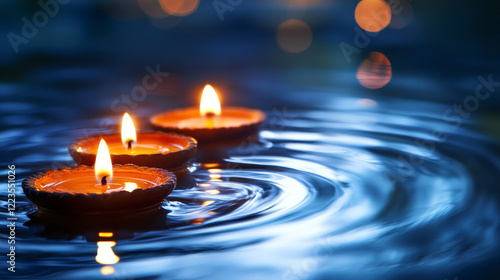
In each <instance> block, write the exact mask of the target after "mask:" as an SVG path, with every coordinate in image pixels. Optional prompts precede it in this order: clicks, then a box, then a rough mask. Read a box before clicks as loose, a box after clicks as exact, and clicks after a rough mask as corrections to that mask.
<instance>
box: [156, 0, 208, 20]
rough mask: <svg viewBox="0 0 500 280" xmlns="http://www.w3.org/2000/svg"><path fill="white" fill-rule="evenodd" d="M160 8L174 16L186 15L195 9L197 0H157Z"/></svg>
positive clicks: (198, 2) (197, 3)
mask: <svg viewBox="0 0 500 280" xmlns="http://www.w3.org/2000/svg"><path fill="white" fill-rule="evenodd" d="M159 1H160V5H161V7H162V9H163V10H164V11H165V12H166V13H169V14H171V15H174V16H186V15H189V14H191V13H192V12H194V11H196V8H198V5H199V4H200V1H199V0H159Z"/></svg>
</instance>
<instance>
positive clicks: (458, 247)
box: [0, 99, 500, 279]
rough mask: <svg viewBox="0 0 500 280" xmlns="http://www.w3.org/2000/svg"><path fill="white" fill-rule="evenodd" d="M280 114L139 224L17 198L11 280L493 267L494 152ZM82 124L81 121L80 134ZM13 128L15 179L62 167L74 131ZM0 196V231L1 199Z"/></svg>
mask: <svg viewBox="0 0 500 280" xmlns="http://www.w3.org/2000/svg"><path fill="white" fill-rule="evenodd" d="M347 101H349V99H347V100H344V102H347ZM381 108H384V110H383V111H382V110H381ZM379 109H380V110H379ZM290 113H291V115H292V116H293V117H291V118H290V119H287V120H286V121H284V122H283V124H282V126H280V127H279V128H276V127H275V128H274V129H271V128H267V129H265V130H263V131H262V132H261V133H260V137H259V139H258V140H257V139H247V140H248V141H247V140H245V141H243V142H242V143H241V144H238V143H237V144H233V145H232V146H227V147H222V148H220V147H218V148H217V149H213V150H210V149H212V148H207V149H208V150H209V151H207V150H205V151H203V150H201V151H200V153H199V155H198V158H197V159H196V160H195V161H194V162H193V163H192V165H191V166H189V168H188V169H187V170H186V171H184V172H181V173H180V174H179V185H178V187H177V189H176V190H174V192H173V193H172V194H171V195H170V196H169V197H168V200H167V201H165V203H164V205H163V206H162V208H161V209H159V210H156V211H153V212H151V213H142V214H136V215H132V216H130V217H128V216H125V217H120V218H118V219H112V220H110V219H107V218H106V217H101V218H98V219H97V220H86V219H85V218H78V219H75V218H68V217H64V216H44V215H42V214H41V213H39V212H37V211H36V208H35V207H33V205H32V204H30V203H29V202H28V201H27V200H26V198H25V197H24V195H23V194H22V193H20V192H19V191H18V196H17V197H18V200H17V211H18V212H17V215H18V219H19V220H18V228H17V232H16V234H17V243H16V244H18V255H19V257H18V258H19V259H18V265H19V267H18V268H19V271H20V274H25V275H30V276H31V277H33V276H36V277H38V278H39V279H42V278H46V279H88V278H89V277H96V278H99V279H201V278H204V279H262V275H267V276H268V278H267V279H334V277H337V278H335V279H359V278H360V277H363V275H364V276H366V277H370V279H374V278H377V276H378V277H380V278H381V279H392V278H394V279H400V278H401V277H406V278H412V277H414V278H421V277H423V275H427V276H429V277H431V278H432V279H439V278H440V277H442V279H444V278H445V277H449V276H448V275H447V274H446V273H448V271H450V270H457V269H459V268H460V266H461V265H463V264H471V263H480V262H483V261H489V260H491V259H494V257H495V256H496V255H495V254H497V253H496V252H497V251H498V248H500V245H499V237H498V236H499V233H500V227H499V219H498V216H497V215H498V213H499V205H500V204H499V202H500V200H499V197H498V194H496V193H498V192H497V191H496V192H494V191H493V190H494V188H495V186H498V183H497V182H496V181H495V176H492V174H498V172H499V171H500V163H499V161H498V157H495V156H494V154H493V153H492V151H498V146H497V145H496V144H493V143H492V142H491V141H490V140H488V139H487V138H485V137H483V136H481V135H480V134H478V133H475V132H472V130H469V129H465V128H464V127H458V128H457V127H455V126H453V124H450V123H448V122H446V121H444V120H442V119H441V118H440V117H439V114H434V113H430V112H426V113H425V114H418V113H415V112H413V111H412V112H407V113H402V112H400V111H398V109H397V108H393V107H391V106H389V105H383V104H380V105H379V107H375V108H359V107H356V106H353V107H352V108H350V109H348V110H336V111H326V110H310V111H294V112H290ZM270 114H272V113H270ZM2 118H5V116H2ZM9 118H10V117H9ZM20 120H22V119H20ZM95 123H97V120H88V124H89V127H92V124H95ZM17 125H22V124H21V123H19V122H12V121H11V124H10V127H8V128H7V129H6V130H4V131H2V132H1V133H2V135H3V136H4V139H5V141H7V142H8V144H9V145H10V147H11V148H10V150H9V152H8V155H9V157H10V158H9V159H8V160H9V162H4V164H7V163H9V164H10V163H12V162H14V163H15V164H16V166H17V168H16V170H17V172H18V174H22V175H20V176H22V177H23V178H24V177H26V176H27V175H29V174H31V173H33V172H35V171H38V170H41V169H47V168H51V167H52V166H57V165H58V164H59V165H64V164H67V163H65V161H69V160H70V158H69V156H68V155H67V152H66V151H65V147H64V148H60V147H59V146H60V145H53V144H52V142H53V141H56V142H65V143H69V142H70V141H71V140H72V138H75V136H77V133H78V132H77V131H78V129H76V128H74V130H68V128H60V127H57V126H55V125H53V126H51V125H41V126H40V127H31V128H29V129H22V130H21V129H18V127H17ZM80 125H81V124H77V126H80ZM467 127H471V124H467ZM71 129H73V128H71ZM68 131H69V132H68ZM20 138H23V141H17V140H16V139H20ZM55 147H57V148H55ZM202 149H203V147H202ZM208 152H211V153H210V155H207V153H208ZM217 157H218V160H214V158H217ZM4 161H5V160H4ZM5 170H6V169H3V173H4V174H6V171H5ZM19 178H21V177H19ZM19 180H20V179H19ZM1 194H2V201H1V204H0V205H1V208H2V210H4V211H2V212H3V213H2V221H3V222H2V223H3V225H4V224H5V218H6V214H5V210H6V209H7V205H6V191H5V190H4V189H3V190H2V191H1ZM101 231H112V232H114V239H113V240H115V241H116V245H115V246H114V247H113V250H114V252H115V254H116V255H118V256H119V257H120V261H119V262H118V263H117V264H115V265H114V266H113V267H114V272H113V273H110V274H108V275H104V274H106V273H104V272H103V271H102V270H101V269H102V265H100V264H98V263H96V261H95V256H96V250H97V242H98V241H99V240H101V239H100V238H99V237H98V234H97V233H98V232H101ZM5 237H6V235H5V233H3V232H2V238H5Z"/></svg>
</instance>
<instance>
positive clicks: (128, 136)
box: [122, 113, 137, 149]
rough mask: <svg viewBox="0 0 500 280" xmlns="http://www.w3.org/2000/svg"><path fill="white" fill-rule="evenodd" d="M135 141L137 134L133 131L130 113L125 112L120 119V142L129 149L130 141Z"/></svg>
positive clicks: (130, 146)
mask: <svg viewBox="0 0 500 280" xmlns="http://www.w3.org/2000/svg"><path fill="white" fill-rule="evenodd" d="M135 142H137V134H136V132H135V126H134V122H133V121H132V118H131V117H130V115H129V114H128V113H125V114H124V115H123V120H122V143H123V145H124V146H125V147H126V148H129V149H131V148H132V143H135ZM129 143H130V144H129Z"/></svg>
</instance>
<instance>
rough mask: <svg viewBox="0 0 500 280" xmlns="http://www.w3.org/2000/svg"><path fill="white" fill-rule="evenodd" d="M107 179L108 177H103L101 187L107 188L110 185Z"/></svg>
mask: <svg viewBox="0 0 500 280" xmlns="http://www.w3.org/2000/svg"><path fill="white" fill-rule="evenodd" d="M106 177H108V176H104V177H102V179H101V186H106V185H107V184H108V181H107V180H106Z"/></svg>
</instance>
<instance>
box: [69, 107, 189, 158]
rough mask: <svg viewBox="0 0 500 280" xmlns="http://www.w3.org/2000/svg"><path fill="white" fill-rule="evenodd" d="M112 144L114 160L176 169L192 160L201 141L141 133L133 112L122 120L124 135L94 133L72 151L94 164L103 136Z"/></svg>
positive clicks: (80, 141)
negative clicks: (135, 124) (137, 127)
mask: <svg viewBox="0 0 500 280" xmlns="http://www.w3.org/2000/svg"><path fill="white" fill-rule="evenodd" d="M101 138H102V139H104V140H105V141H106V142H107V143H108V147H109V152H110V154H111V158H112V160H113V162H115V163H119V164H127V163H132V164H136V165H140V166H149V167H158V168H176V167H180V166H182V165H183V164H185V163H186V162H187V161H189V160H190V159H191V158H192V157H193V156H194V154H195V152H196V147H197V144H198V143H197V141H196V140H195V139H194V138H192V137H189V136H185V135H180V134H173V133H158V132H154V133H140V134H137V133H136V130H135V126H134V123H133V121H132V118H131V117H130V115H129V114H127V113H125V114H124V116H123V120H122V126H121V134H120V135H118V134H110V135H103V136H91V137H87V138H83V139H79V140H76V141H75V142H73V143H72V144H71V145H70V146H69V147H68V149H69V153H70V154H71V156H72V157H73V159H74V160H75V161H76V162H77V163H81V164H85V165H91V164H93V162H94V161H95V157H96V153H97V149H98V146H99V141H100V139H101Z"/></svg>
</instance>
